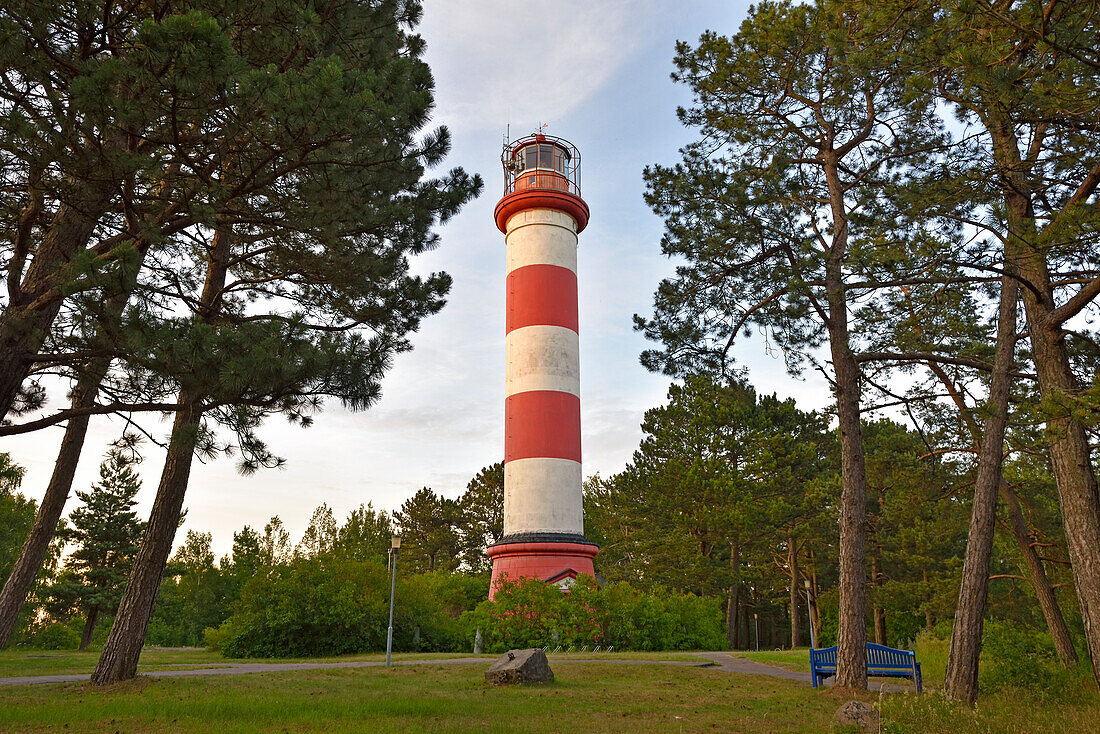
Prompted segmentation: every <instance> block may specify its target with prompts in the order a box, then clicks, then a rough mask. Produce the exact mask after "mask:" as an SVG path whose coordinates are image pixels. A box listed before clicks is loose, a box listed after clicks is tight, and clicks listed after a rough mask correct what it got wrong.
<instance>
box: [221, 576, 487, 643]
mask: <svg viewBox="0 0 1100 734" xmlns="http://www.w3.org/2000/svg"><path fill="white" fill-rule="evenodd" d="M486 595H488V580H487V579H485V578H483V577H470V576H461V575H458V574H454V575H448V574H442V573H434V574H420V575H414V576H410V577H405V578H402V577H400V576H399V577H398V584H397V597H396V604H395V607H394V649H395V650H398V651H409V650H417V649H425V650H432V651H435V652H447V651H451V650H457V649H462V648H464V647H465V640H464V635H463V628H462V626H461V624H460V622H459V620H458V618H459V616H460V615H461V613H462V612H463V611H465V610H466V609H468V608H469V607H470V606H472V605H473V603H474V600H476V599H481V598H484V597H485V596H486ZM389 597H390V574H389V571H387V569H386V568H385V567H384V566H381V565H379V564H376V563H363V562H359V561H346V560H339V559H334V558H326V559H298V560H295V561H293V562H291V563H290V564H287V565H285V566H280V567H278V568H276V569H274V570H273V571H272V572H271V573H269V574H262V575H257V576H255V577H253V578H252V579H250V580H249V581H248V583H247V584H245V586H244V588H243V590H242V591H241V597H240V600H239V601H238V602H237V604H236V607H235V611H234V614H233V616H231V617H230V618H229V619H227V620H226V621H225V622H223V623H222V625H221V626H219V627H218V628H216V629H208V630H206V632H205V635H204V640H205V642H206V644H207V646H208V647H210V648H212V649H217V650H221V652H222V653H223V654H225V655H227V656H229V657H312V656H323V655H344V654H349V653H362V652H372V651H378V650H383V649H385V646H386V629H387V627H388V625H389Z"/></svg>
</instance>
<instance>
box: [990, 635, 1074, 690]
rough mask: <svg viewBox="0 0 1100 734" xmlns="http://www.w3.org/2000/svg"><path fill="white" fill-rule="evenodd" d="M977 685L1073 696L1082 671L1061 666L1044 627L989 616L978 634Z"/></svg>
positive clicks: (993, 688)
mask: <svg viewBox="0 0 1100 734" xmlns="http://www.w3.org/2000/svg"><path fill="white" fill-rule="evenodd" d="M981 662H982V664H981V667H980V669H979V673H978V685H979V687H980V688H981V689H982V690H983V691H984V692H986V693H992V692H995V691H1000V690H1004V689H1009V688H1015V689H1022V690H1025V691H1027V692H1029V693H1031V694H1034V695H1037V696H1039V697H1042V698H1050V699H1069V698H1074V697H1076V696H1077V695H1078V694H1079V692H1080V691H1081V688H1082V681H1083V679H1084V678H1086V677H1087V676H1086V674H1085V672H1084V670H1083V668H1082V667H1081V666H1078V667H1077V668H1069V669H1067V668H1064V667H1062V665H1061V663H1060V662H1059V661H1058V655H1057V653H1056V652H1055V650H1054V641H1053V640H1052V639H1051V637H1050V635H1049V634H1048V633H1047V632H1046V631H1041V630H1037V629H1033V628H1030V627H1023V626H1021V625H1018V624H1013V623H1011V622H1005V621H1001V620H989V621H988V622H986V624H985V631H984V635H983V637H982V661H981Z"/></svg>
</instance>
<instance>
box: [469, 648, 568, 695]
mask: <svg viewBox="0 0 1100 734" xmlns="http://www.w3.org/2000/svg"><path fill="white" fill-rule="evenodd" d="M485 682H486V683H488V684H489V685H491V686H508V685H516V684H525V683H553V682H554V671H552V670H550V663H549V661H547V659H546V653H544V652H543V651H542V650H539V649H538V648H535V649H533V650H509V651H508V652H506V653H504V654H503V655H501V656H500V657H499V658H497V659H496V660H495V661H493V664H492V665H490V666H489V670H487V671H486V672H485Z"/></svg>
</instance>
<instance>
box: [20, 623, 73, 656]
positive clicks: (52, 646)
mask: <svg viewBox="0 0 1100 734" xmlns="http://www.w3.org/2000/svg"><path fill="white" fill-rule="evenodd" d="M31 644H32V645H33V646H34V647H37V648H41V649H42V650H75V649H76V648H78V647H80V633H79V632H77V631H76V630H74V629H73V628H72V627H70V626H69V625H67V624H64V623H62V622H54V623H52V624H47V625H46V626H45V627H43V628H42V629H41V630H39V631H38V632H36V633H35V635H34V637H33V638H31Z"/></svg>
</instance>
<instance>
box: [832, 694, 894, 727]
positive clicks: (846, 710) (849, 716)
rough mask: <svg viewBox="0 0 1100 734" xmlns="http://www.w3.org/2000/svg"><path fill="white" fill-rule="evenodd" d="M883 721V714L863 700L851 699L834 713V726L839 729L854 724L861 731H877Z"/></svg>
mask: <svg viewBox="0 0 1100 734" xmlns="http://www.w3.org/2000/svg"><path fill="white" fill-rule="evenodd" d="M881 723H882V716H881V714H879V712H878V711H876V710H875V709H874V708H873V707H872V706H871V704H868V703H864V702H863V701H849V702H848V703H846V704H844V705H843V706H841V707H840V708H839V709H837V712H836V713H835V714H834V715H833V726H834V727H836V728H838V729H846V728H851V727H853V726H854V727H857V728H858V730H859V731H861V732H877V731H878V730H879V727H880V725H881Z"/></svg>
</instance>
